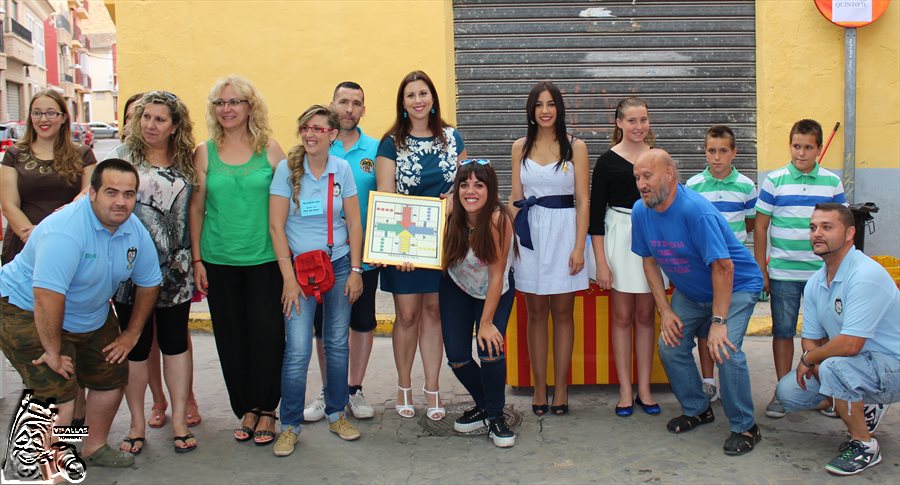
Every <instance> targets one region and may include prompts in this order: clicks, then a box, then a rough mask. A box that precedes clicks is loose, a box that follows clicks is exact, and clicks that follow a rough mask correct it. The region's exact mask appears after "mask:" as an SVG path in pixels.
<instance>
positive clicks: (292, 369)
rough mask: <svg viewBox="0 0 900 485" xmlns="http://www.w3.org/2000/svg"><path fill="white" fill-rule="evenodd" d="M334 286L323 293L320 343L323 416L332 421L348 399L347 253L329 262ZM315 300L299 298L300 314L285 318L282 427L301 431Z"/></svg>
mask: <svg viewBox="0 0 900 485" xmlns="http://www.w3.org/2000/svg"><path fill="white" fill-rule="evenodd" d="M331 265H332V267H333V268H334V287H333V288H331V290H329V291H328V292H326V293H325V294H324V295H322V300H323V304H324V306H325V308H324V312H325V313H324V321H323V328H322V330H323V334H324V335H323V338H324V341H323V343H324V344H325V355H327V356H328V358H326V359H325V382H326V384H325V415H326V416H327V417H328V422H329V423H330V422H334V421H336V420H337V419H338V418H340V417H341V415H342V414H343V412H344V408H345V407H346V406H347V402H348V400H349V391H348V388H347V366H348V359H349V356H350V346H349V344H348V338H349V336H350V301H349V300H348V299H347V297H346V296H345V295H344V287H345V286H346V285H347V278H349V276H350V256H344V257H343V258H341V259H338V260H336V261H332V262H331ZM315 314H316V299H315V298H314V297H312V296H310V297H308V298H306V299H303V298H300V315H297V312H296V311H292V312H291V314H290V315H289V316H286V317H285V318H284V330H285V334H286V342H285V346H284V364H283V365H282V368H281V429H282V431H284V430H285V429H286V428H287V427H288V426H293V427H294V429H295V430H296V432H297V433H299V432H300V423H302V422H303V408H304V406H305V405H306V374H307V371H308V370H309V359H310V357H311V356H312V343H313V317H314V316H315Z"/></svg>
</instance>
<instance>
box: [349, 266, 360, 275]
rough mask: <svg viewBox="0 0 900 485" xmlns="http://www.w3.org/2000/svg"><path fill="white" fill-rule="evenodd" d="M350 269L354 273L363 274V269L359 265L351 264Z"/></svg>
mask: <svg viewBox="0 0 900 485" xmlns="http://www.w3.org/2000/svg"><path fill="white" fill-rule="evenodd" d="M350 271H353V272H354V273H359V274H363V269H362V268H361V267H359V266H351V267H350Z"/></svg>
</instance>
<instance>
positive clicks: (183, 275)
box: [88, 91, 197, 455]
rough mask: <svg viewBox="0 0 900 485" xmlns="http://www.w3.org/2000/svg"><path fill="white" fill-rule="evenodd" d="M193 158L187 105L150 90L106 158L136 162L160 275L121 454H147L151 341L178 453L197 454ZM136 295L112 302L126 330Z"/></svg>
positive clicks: (141, 342)
mask: <svg viewBox="0 0 900 485" xmlns="http://www.w3.org/2000/svg"><path fill="white" fill-rule="evenodd" d="M193 151H194V136H193V122H191V118H190V114H189V113H188V108H187V106H186V105H185V104H184V102H182V101H181V100H180V99H178V97H176V96H175V95H174V94H172V93H169V92H166V91H153V92H150V93H147V94H145V95H144V96H143V97H142V98H141V100H140V102H139V103H137V104H135V110H134V114H133V115H132V117H131V120H130V126H129V128H128V130H127V136H126V138H125V143H124V144H123V145H119V146H118V147H116V148H115V149H113V150H112V151H111V152H110V153H109V154H108V155H107V158H120V159H123V160H127V161H129V162H131V163H132V164H133V165H134V166H135V168H136V169H137V171H138V174H139V176H140V180H139V182H140V183H139V184H138V192H137V197H136V200H135V206H134V214H135V215H136V216H137V218H138V219H140V221H141V223H143V224H144V226H145V227H146V228H147V230H148V231H149V232H150V236H151V237H152V238H153V242H154V243H155V244H156V251H157V256H158V257H159V266H160V271H161V272H162V275H163V280H162V284H161V285H160V289H159V297H158V298H157V302H156V307H155V308H154V309H153V312H152V313H151V315H150V317H149V319H148V321H147V323H146V324H145V325H144V331H143V332H142V333H141V336H140V338H139V339H138V342H137V344H135V346H134V348H133V349H132V350H131V352H130V353H129V354H128V385H127V386H126V387H125V399H126V401H127V402H128V410H129V411H130V412H131V427H130V429H129V430H128V435H127V436H126V437H125V438H123V439H122V444H121V445H120V447H119V449H120V450H122V451H125V452H129V453H132V454H134V455H139V454H140V453H141V452H142V451H143V449H144V441H145V437H146V429H145V425H146V421H145V419H144V396H145V394H146V391H147V384H148V381H149V365H148V358H149V356H150V353H151V347H152V343H153V340H154V336H155V337H156V341H157V342H158V344H159V349H160V351H161V352H162V354H163V361H164V363H165V381H166V387H168V389H169V396H170V397H171V399H172V436H173V440H174V443H173V446H174V449H175V452H177V453H186V452H189V451H193V450H194V449H196V448H197V440H196V438H194V435H193V434H192V433H190V432H189V431H188V423H187V407H188V398H189V395H190V393H191V383H192V375H193V357H192V354H191V351H190V347H189V335H188V317H189V314H190V311H191V297H192V295H193V291H194V278H193V270H192V269H191V264H190V261H191V239H190V231H189V227H188V209H189V206H190V200H191V193H192V192H193V188H194V183H195V179H196V177H195V176H194V166H193ZM134 295H135V286H134V285H133V284H132V282H131V280H129V281H126V282H125V283H122V285H120V286H119V289H118V291H116V295H115V296H114V297H113V303H114V305H115V307H116V314H117V315H118V317H119V323H120V325H121V326H122V329H123V330H124V329H125V328H126V327H127V324H128V321H129V320H130V315H131V314H132V312H133V310H134V306H133V305H134ZM157 366H158V364H157ZM154 406H155V404H154ZM88 425H90V423H88Z"/></svg>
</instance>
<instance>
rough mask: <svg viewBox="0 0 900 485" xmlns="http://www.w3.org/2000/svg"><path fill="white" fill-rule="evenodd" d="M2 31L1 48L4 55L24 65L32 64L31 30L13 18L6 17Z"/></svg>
mask: <svg viewBox="0 0 900 485" xmlns="http://www.w3.org/2000/svg"><path fill="white" fill-rule="evenodd" d="M5 27H6V28H5V29H4V32H3V48H4V52H6V55H7V56H8V57H10V58H12V59H15V60H17V61H19V62H21V63H22V64H25V65H26V66H30V65H32V64H34V48H33V47H32V45H31V31H30V30H28V29H26V28H25V27H24V26H22V24H20V23H18V22H16V21H15V20H13V19H7V21H6V24H5Z"/></svg>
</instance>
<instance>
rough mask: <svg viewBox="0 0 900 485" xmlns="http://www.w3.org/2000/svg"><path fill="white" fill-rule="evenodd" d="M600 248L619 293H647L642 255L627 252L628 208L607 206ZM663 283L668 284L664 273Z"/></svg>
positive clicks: (629, 233) (648, 286) (629, 224)
mask: <svg viewBox="0 0 900 485" xmlns="http://www.w3.org/2000/svg"><path fill="white" fill-rule="evenodd" d="M605 222H606V236H604V238H603V249H604V253H605V254H606V262H607V264H609V269H610V271H612V287H613V289H615V290H616V291H620V292H622V293H650V285H648V284H647V278H646V277H645V276H644V261H643V258H641V257H640V256H638V255H637V254H634V253H633V252H631V209H625V208H621V207H616V208H613V207H608V208H607V210H606V220H605ZM662 276H663V285H664V286H665V287H666V288H668V286H669V280H668V278H666V276H665V274H663V275H662Z"/></svg>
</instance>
